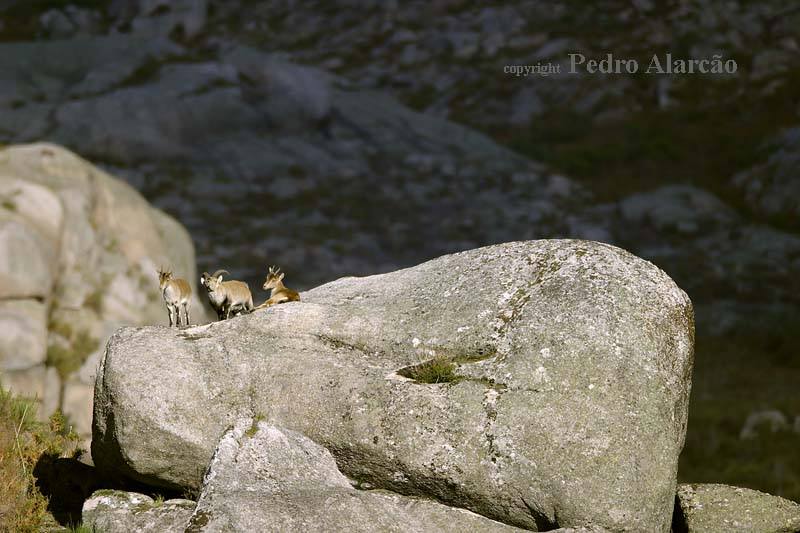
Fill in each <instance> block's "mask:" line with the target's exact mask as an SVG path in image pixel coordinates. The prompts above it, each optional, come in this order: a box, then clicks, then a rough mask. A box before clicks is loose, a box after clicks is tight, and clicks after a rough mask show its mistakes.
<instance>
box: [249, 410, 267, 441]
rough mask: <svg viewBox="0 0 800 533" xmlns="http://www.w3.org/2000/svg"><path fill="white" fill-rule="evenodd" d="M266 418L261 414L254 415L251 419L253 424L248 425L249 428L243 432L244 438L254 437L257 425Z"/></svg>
mask: <svg viewBox="0 0 800 533" xmlns="http://www.w3.org/2000/svg"><path fill="white" fill-rule="evenodd" d="M266 418H267V417H266V416H264V415H263V414H261V413H258V414H256V416H254V417H253V423H252V424H250V427H249V428H247V431H245V432H244V434H245V436H247V437H250V438H252V437H254V436H255V434H256V433H258V423H259V422H261V421H262V420H265V419H266Z"/></svg>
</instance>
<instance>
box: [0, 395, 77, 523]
mask: <svg viewBox="0 0 800 533" xmlns="http://www.w3.org/2000/svg"><path fill="white" fill-rule="evenodd" d="M80 453H81V450H80V448H78V436H77V435H76V434H75V433H74V432H73V431H72V429H71V428H69V429H68V428H67V425H66V421H65V419H64V416H63V415H62V414H61V413H60V412H58V411H57V412H56V413H55V414H53V415H52V416H51V417H50V421H49V423H42V422H38V421H37V419H36V402H34V401H33V400H28V399H25V398H20V397H18V396H15V395H13V394H12V393H10V392H9V391H6V390H5V389H3V388H2V387H0V531H13V532H15V533H17V532H18V533H26V532H37V531H41V530H42V529H44V527H45V526H52V527H55V526H57V524H56V522H55V519H54V518H53V516H52V515H50V514H49V512H48V510H47V508H48V501H47V499H46V498H45V497H44V496H43V495H42V493H41V492H40V490H39V488H38V487H37V484H36V478H35V476H34V470H35V467H36V466H37V465H38V464H39V463H40V462H41V461H42V460H46V459H48V458H57V457H76V456H78V455H79V454H80Z"/></svg>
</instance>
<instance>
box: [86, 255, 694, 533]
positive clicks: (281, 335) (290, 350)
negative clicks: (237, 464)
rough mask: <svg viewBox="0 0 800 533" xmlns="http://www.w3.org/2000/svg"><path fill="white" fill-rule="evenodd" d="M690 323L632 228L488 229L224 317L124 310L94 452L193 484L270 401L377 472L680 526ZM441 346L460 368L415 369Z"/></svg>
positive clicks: (463, 494) (611, 524) (359, 470)
mask: <svg viewBox="0 0 800 533" xmlns="http://www.w3.org/2000/svg"><path fill="white" fill-rule="evenodd" d="M693 334H694V330H693V317H692V306H691V303H690V301H689V299H688V298H687V296H686V295H685V294H684V293H683V291H681V290H680V289H679V288H678V287H677V286H676V285H675V284H674V282H673V281H672V280H671V279H670V278H669V277H667V276H666V274H664V273H663V272H662V271H660V270H659V269H658V268H656V267H655V266H653V265H652V264H650V263H648V262H646V261H643V260H641V259H639V258H637V257H635V256H633V255H631V254H629V253H627V252H625V251H623V250H621V249H619V248H615V247H613V246H609V245H604V244H598V243H594V242H589V241H569V240H551V241H530V242H517V243H508V244H503V245H497V246H491V247H487V248H480V249H476V250H471V251H468V252H462V253H459V254H454V255H449V256H444V257H440V258H438V259H435V260H433V261H430V262H427V263H424V264H422V265H419V266H417V267H413V268H410V269H406V270H400V271H397V272H393V273H389V274H384V275H379V276H371V277H367V278H344V279H341V280H338V281H335V282H333V283H330V284H327V285H324V286H321V287H318V288H316V289H314V290H311V291H308V292H306V293H303V294H302V295H301V302H298V303H289V304H283V305H279V306H276V307H274V308H270V309H268V310H266V311H259V312H256V313H254V314H252V315H249V316H244V317H239V318H236V319H234V320H230V321H226V322H223V323H214V324H210V325H207V326H202V327H196V328H190V329H188V330H184V331H181V332H177V331H174V330H169V329H168V328H155V327H148V328H126V329H122V330H120V331H119V332H118V333H117V334H116V335H115V336H114V337H113V338H112V339H111V341H110V342H109V345H108V348H107V351H106V354H105V357H104V359H103V361H102V363H101V367H100V370H99V372H98V379H97V383H96V388H95V417H94V427H93V442H92V455H93V458H94V461H95V464H96V465H97V466H98V467H99V468H101V469H103V470H105V471H106V472H107V473H110V474H116V475H125V476H129V477H132V478H135V479H138V480H141V481H145V482H148V483H152V484H156V485H161V486H165V487H189V488H197V487H199V486H200V484H201V480H202V473H203V471H204V470H205V468H206V465H208V463H209V460H210V459H211V456H212V453H213V450H214V448H215V446H216V445H217V442H218V440H219V438H220V436H221V435H222V434H223V433H224V432H225V430H226V428H228V427H230V426H231V425H233V424H234V423H235V421H236V420H237V419H239V418H242V417H246V416H260V417H263V418H264V420H265V421H267V422H269V423H272V424H275V425H278V426H281V427H284V428H287V429H289V430H292V431H297V432H300V433H302V434H304V435H306V436H308V437H309V438H311V439H312V440H313V441H314V442H316V443H318V444H321V445H323V446H324V447H326V448H327V449H328V450H330V452H331V453H332V454H333V456H334V457H335V459H336V462H337V464H338V466H339V469H340V470H341V471H342V473H344V474H345V475H347V476H348V477H350V478H351V479H354V480H356V481H357V482H359V483H361V484H362V486H368V487H374V488H383V489H389V490H393V491H396V492H399V493H403V494H409V495H420V496H425V497H428V498H434V499H437V500H439V501H441V502H444V503H449V504H453V505H458V506H461V507H466V508H467V509H470V510H472V511H475V512H477V513H480V514H483V515H485V516H487V517H490V518H493V519H496V520H499V521H502V522H505V523H507V524H512V525H517V526H523V527H527V528H531V529H537V530H542V529H552V528H554V527H559V526H560V527H563V526H575V525H582V524H594V525H597V526H601V527H608V528H610V529H620V528H626V529H630V530H652V531H667V530H668V529H669V524H670V517H671V514H672V507H673V500H674V494H675V479H676V470H677V460H678V454H679V453H680V450H681V448H682V446H683V441H684V437H685V431H686V418H687V406H688V399H689V390H690V386H691V380H690V376H691V368H692V352H693V343H694V339H693ZM428 360H436V361H439V362H440V364H442V362H444V363H443V364H445V366H447V371H446V372H443V373H442V376H444V377H443V378H441V379H438V378H437V379H438V380H439V381H442V380H445V381H446V382H439V383H428V382H426V381H436V380H426V379H423V373H421V372H415V369H418V368H419V367H418V365H420V363H423V362H426V361H428ZM408 376H411V377H408ZM413 378H416V379H413Z"/></svg>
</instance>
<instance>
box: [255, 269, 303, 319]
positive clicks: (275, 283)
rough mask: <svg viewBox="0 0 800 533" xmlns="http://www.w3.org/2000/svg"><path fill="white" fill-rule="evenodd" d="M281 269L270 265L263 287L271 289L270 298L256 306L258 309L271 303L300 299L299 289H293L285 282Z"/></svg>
mask: <svg viewBox="0 0 800 533" xmlns="http://www.w3.org/2000/svg"><path fill="white" fill-rule="evenodd" d="M280 270H281V269H280V268H275V267H269V273H268V274H267V279H266V280H264V286H263V287H262V288H263V289H264V290H265V291H267V290H268V291H271V292H270V294H269V299H268V300H267V301H266V302H264V303H263V304H261V305H259V306H258V307H256V309H263V308H265V307H269V306H271V305H276V304H282V303H285V302H299V301H300V295H299V294H298V293H297V291H293V290H292V289H290V288H288V287H286V285H284V284H283V272H281V271H280Z"/></svg>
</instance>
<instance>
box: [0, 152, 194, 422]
mask: <svg viewBox="0 0 800 533" xmlns="http://www.w3.org/2000/svg"><path fill="white" fill-rule="evenodd" d="M161 265H163V266H171V267H172V268H173V269H174V270H175V272H176V273H177V274H179V275H183V276H187V277H188V279H191V280H194V279H196V277H197V274H196V270H195V264H194V248H193V245H192V241H191V238H190V237H189V235H188V233H187V232H186V230H185V229H184V228H183V227H182V226H181V225H180V224H179V223H178V222H176V221H175V220H174V219H172V218H171V217H169V216H168V215H166V214H165V213H163V212H161V211H158V210H157V209H154V208H153V207H151V206H150V204H148V202H147V201H146V200H145V199H144V198H143V197H142V196H141V195H140V194H139V193H137V192H136V191H135V190H134V189H133V188H131V187H130V186H128V185H126V184H125V183H124V182H122V181H120V180H118V179H116V178H114V177H112V176H110V175H108V174H106V173H105V172H103V171H102V170H100V169H98V168H97V167H94V166H93V165H91V164H89V163H88V162H87V161H84V160H83V159H81V158H80V157H78V156H76V155H75V154H73V153H71V152H68V151H67V150H65V149H63V148H61V147H59V146H56V145H51V144H44V143H42V144H32V145H19V146H11V147H8V148H5V149H3V150H0V383H2V385H3V386H5V387H10V388H12V389H14V390H15V392H17V393H19V394H23V395H29V396H32V397H34V396H35V397H37V398H38V399H39V400H41V401H42V406H41V407H42V409H40V413H41V415H42V416H48V415H49V414H50V413H52V411H53V410H54V409H55V408H57V407H60V408H62V410H64V412H65V413H66V414H67V415H69V416H70V418H71V420H72V422H73V423H74V424H75V425H76V429H77V430H78V431H79V432H81V433H83V434H84V435H88V434H89V432H90V430H91V413H92V407H91V391H92V389H93V386H94V379H93V378H94V375H93V374H94V370H95V369H96V367H97V364H98V362H99V356H100V348H101V347H102V346H103V345H104V344H105V341H106V340H107V339H108V337H109V336H110V335H111V333H113V331H114V330H116V329H117V328H118V327H120V326H122V325H138V324H158V323H166V320H167V315H166V312H165V310H164V307H163V303H162V302H161V296H160V294H159V290H158V281H157V276H156V272H155V271H156V268H157V267H158V266H161ZM193 309H194V312H195V318H196V320H197V321H199V322H202V321H203V320H205V319H206V318H207V315H206V313H205V311H204V309H203V306H202V304H201V301H200V299H199V295H198V297H197V298H196V300H195V302H194V305H193ZM83 367H85V368H83ZM81 369H82V370H83V372H78V371H79V370H81Z"/></svg>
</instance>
